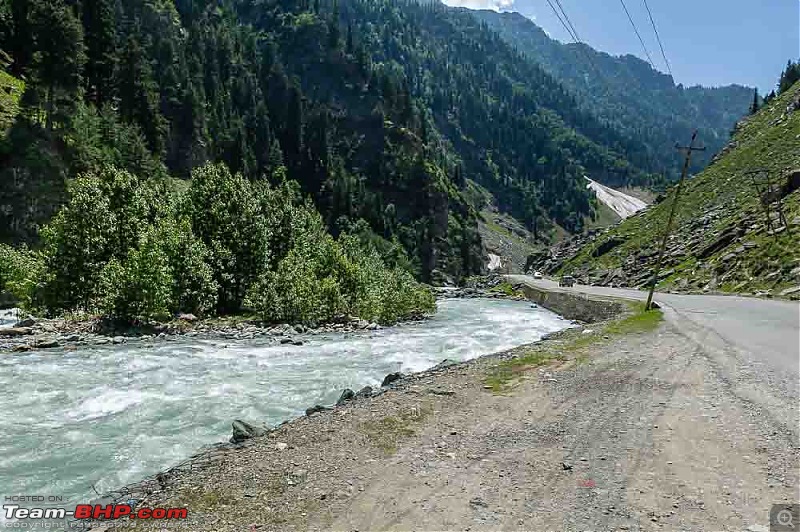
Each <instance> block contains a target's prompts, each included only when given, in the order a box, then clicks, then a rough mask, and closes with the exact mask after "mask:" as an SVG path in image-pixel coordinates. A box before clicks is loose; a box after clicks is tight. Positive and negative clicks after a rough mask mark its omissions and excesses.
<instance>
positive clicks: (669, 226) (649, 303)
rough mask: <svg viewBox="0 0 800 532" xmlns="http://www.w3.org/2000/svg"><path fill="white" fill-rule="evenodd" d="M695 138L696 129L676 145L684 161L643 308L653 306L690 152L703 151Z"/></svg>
mask: <svg viewBox="0 0 800 532" xmlns="http://www.w3.org/2000/svg"><path fill="white" fill-rule="evenodd" d="M695 140H697V131H696V130H695V132H694V133H692V141H691V142H690V143H689V146H680V145H676V146H675V147H676V148H677V149H679V150H684V151H685V152H686V162H685V163H684V164H683V172H682V173H681V180H680V181H678V186H677V187H676V188H675V197H674V198H673V199H672V205H671V206H670V209H669V218H668V219H667V227H666V228H665V229H664V238H663V240H662V241H661V249H659V250H658V260H657V261H656V269H655V271H654V272H653V280H652V282H651V283H650V293H648V294H647V303H646V304H645V306H644V309H645V310H650V308H651V307H652V306H653V293H654V292H655V291H656V284H658V276H659V274H660V273H661V264H662V262H663V260H664V251H666V249H667V240H669V233H670V231H672V221H673V220H674V219H675V210H676V207H677V206H678V199H679V198H680V195H681V189H682V188H683V182H684V181H685V180H686V174H687V173H689V165H690V164H691V162H692V152H695V151H705V150H706V149H705V148H695V146H694V141H695Z"/></svg>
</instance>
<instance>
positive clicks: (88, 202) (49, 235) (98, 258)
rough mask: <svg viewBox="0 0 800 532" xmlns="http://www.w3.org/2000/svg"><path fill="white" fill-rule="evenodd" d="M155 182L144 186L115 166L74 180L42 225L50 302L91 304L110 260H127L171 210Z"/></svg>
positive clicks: (45, 296)
mask: <svg viewBox="0 0 800 532" xmlns="http://www.w3.org/2000/svg"><path fill="white" fill-rule="evenodd" d="M154 185H155V183H153V184H151V185H150V186H146V187H144V186H140V183H139V180H138V178H136V177H135V176H134V175H132V174H130V173H128V172H125V171H121V170H116V169H114V168H110V167H109V168H106V169H104V170H103V171H101V172H100V173H98V174H86V175H84V176H81V177H79V178H77V179H75V180H74V181H72V182H71V183H70V184H69V186H68V189H69V196H70V198H69V203H68V204H67V205H65V206H64V207H63V208H62V209H61V210H60V211H59V213H58V214H57V215H56V217H55V218H54V219H53V221H52V222H51V223H50V224H49V225H48V226H47V227H45V228H44V229H43V231H42V240H43V243H44V248H43V253H44V261H45V267H46V272H47V273H46V275H45V278H44V280H43V287H42V292H41V298H42V304H43V305H44V306H45V307H46V308H48V309H51V310H57V309H71V308H80V309H85V310H88V309H90V308H91V306H92V301H93V300H94V297H95V295H96V292H97V283H98V280H99V277H100V273H101V271H102V270H103V268H104V267H105V265H106V263H107V262H109V261H110V260H111V259H113V258H115V259H117V260H118V261H120V262H124V260H125V259H126V257H127V254H128V251H129V250H130V249H132V248H134V247H135V246H136V245H137V244H138V242H139V239H140V235H141V234H142V231H143V230H144V229H145V228H146V227H147V226H148V225H149V224H151V223H154V222H155V221H156V220H157V219H158V218H159V217H160V216H161V215H163V213H164V211H166V210H167V207H166V205H165V203H164V198H163V197H161V196H160V194H159V192H158V189H157V187H156V186H154Z"/></svg>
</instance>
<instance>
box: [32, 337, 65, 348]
mask: <svg viewBox="0 0 800 532" xmlns="http://www.w3.org/2000/svg"><path fill="white" fill-rule="evenodd" d="M60 345H61V344H59V343H58V340H53V339H43V340H39V341H38V342H34V343H33V344H32V345H31V347H33V348H34V349H51V348H53V347H59V346H60Z"/></svg>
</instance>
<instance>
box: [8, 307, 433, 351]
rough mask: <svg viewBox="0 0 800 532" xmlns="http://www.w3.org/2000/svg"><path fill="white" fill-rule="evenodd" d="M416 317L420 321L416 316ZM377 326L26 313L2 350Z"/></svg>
mask: <svg viewBox="0 0 800 532" xmlns="http://www.w3.org/2000/svg"><path fill="white" fill-rule="evenodd" d="M419 319H424V317H420V318H419ZM380 328H381V325H379V324H377V323H375V322H370V321H367V320H362V319H358V318H352V317H342V318H341V319H340V320H338V321H337V322H335V323H329V324H326V325H322V326H320V327H305V326H303V325H289V324H279V325H274V324H264V323H262V322H259V321H258V320H255V319H247V318H242V317H233V318H215V319H209V320H200V319H198V318H197V317H195V316H193V315H191V314H189V315H181V316H179V317H178V318H177V319H176V320H174V321H171V322H169V323H152V324H145V325H140V326H120V325H119V324H114V323H110V322H107V321H105V320H102V319H99V318H91V319H81V320H70V319H64V318H57V319H44V318H35V317H25V318H23V319H21V320H19V321H18V322H17V323H15V324H14V325H13V326H11V327H5V328H0V352H2V351H12V352H25V351H31V350H34V349H36V350H39V349H55V348H62V349H77V348H78V347H81V346H91V345H107V344H124V343H129V342H153V341H170V340H177V339H180V338H186V337H188V338H197V339H205V338H217V339H228V340H252V339H255V338H272V339H274V341H275V342H279V343H285V344H294V345H302V344H303V341H304V340H303V338H304V337H307V336H309V335H313V334H324V333H342V332H354V331H371V330H376V329H380Z"/></svg>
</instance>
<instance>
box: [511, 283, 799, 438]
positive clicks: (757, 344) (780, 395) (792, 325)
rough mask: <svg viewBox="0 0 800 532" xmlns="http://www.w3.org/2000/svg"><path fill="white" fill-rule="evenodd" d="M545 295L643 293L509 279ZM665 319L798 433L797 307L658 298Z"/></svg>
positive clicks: (709, 298)
mask: <svg viewBox="0 0 800 532" xmlns="http://www.w3.org/2000/svg"><path fill="white" fill-rule="evenodd" d="M509 278H510V279H511V280H512V281H513V282H521V283H527V284H531V285H533V286H538V287H540V288H546V289H548V290H563V291H575V292H581V293H586V294H594V295H599V296H611V297H620V298H626V299H636V300H641V301H644V300H646V299H647V292H643V291H640V290H629V289H619V288H606V287H599V286H581V285H578V286H575V287H573V288H559V287H558V284H557V283H556V282H555V281H551V280H549V279H534V278H533V277H531V276H528V275H512V276H509ZM655 299H656V301H657V302H658V303H659V304H660V305H661V306H662V307H664V310H665V317H666V319H667V320H668V321H670V322H672V323H674V324H675V325H677V326H678V328H679V329H680V330H681V331H682V332H683V334H684V335H685V336H687V337H688V338H690V339H691V340H693V341H694V342H696V343H697V344H698V345H699V346H700V347H701V348H702V349H703V350H704V351H706V352H707V354H709V355H711V356H712V358H713V359H714V360H715V361H716V362H717V365H718V368H717V369H719V370H720V371H721V372H722V373H723V374H724V375H726V376H727V378H728V379H729V380H730V381H731V382H732V383H733V386H734V387H735V388H738V390H739V392H740V394H741V395H742V396H744V397H743V398H746V399H747V400H751V401H755V402H756V403H759V404H762V405H763V406H765V407H768V408H769V409H775V408H778V409H782V410H784V411H786V412H784V414H788V415H779V417H781V418H782V421H783V422H784V423H787V424H788V426H790V427H792V426H793V427H794V429H793V431H794V432H796V431H797V428H798V427H797V405H798V396H799V395H800V394H799V392H800V304H798V303H796V302H787V301H770V300H763V299H755V298H746V297H735V296H714V295H680V294H663V293H657V294H656V298H655Z"/></svg>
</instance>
